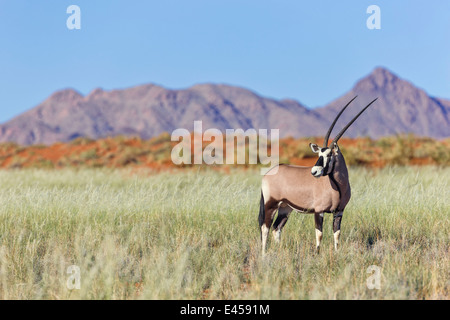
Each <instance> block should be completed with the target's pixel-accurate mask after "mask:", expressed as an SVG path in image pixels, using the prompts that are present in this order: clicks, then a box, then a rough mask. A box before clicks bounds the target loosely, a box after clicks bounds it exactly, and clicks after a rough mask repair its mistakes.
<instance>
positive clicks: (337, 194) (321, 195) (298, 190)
mask: <svg viewBox="0 0 450 320" xmlns="http://www.w3.org/2000/svg"><path fill="white" fill-rule="evenodd" d="M332 153H333V154H332V157H333V159H332V161H333V162H334V164H333V167H332V168H330V171H331V172H330V175H324V176H320V177H319V178H317V177H314V176H313V175H312V174H311V170H312V169H313V167H301V166H294V165H280V166H279V167H278V172H277V173H276V174H274V175H265V176H264V177H263V179H262V199H263V201H264V221H263V223H262V225H261V238H262V241H263V253H264V252H265V247H266V241H267V234H268V231H269V230H270V226H271V225H272V223H273V219H274V217H275V214H276V212H277V211H278V216H277V219H276V221H275V224H274V226H273V228H274V230H273V235H274V239H275V240H276V241H277V242H278V241H279V240H280V234H281V230H282V228H283V227H284V225H285V223H286V221H287V219H288V217H289V214H290V213H291V211H292V210H293V209H295V210H297V211H301V212H304V213H312V214H315V223H316V246H317V250H319V247H320V242H321V240H322V224H323V213H334V222H333V231H334V233H335V237H334V240H335V248H336V249H337V245H338V241H339V234H340V221H341V218H342V214H343V211H344V209H345V206H346V205H347V203H348V202H349V201H350V196H351V189H350V184H349V181H348V171H347V167H346V164H345V160H344V157H343V156H342V154H341V153H340V151H339V149H338V148H337V147H336V148H335V150H333V151H332Z"/></svg>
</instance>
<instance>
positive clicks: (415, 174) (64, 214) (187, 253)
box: [0, 166, 450, 299]
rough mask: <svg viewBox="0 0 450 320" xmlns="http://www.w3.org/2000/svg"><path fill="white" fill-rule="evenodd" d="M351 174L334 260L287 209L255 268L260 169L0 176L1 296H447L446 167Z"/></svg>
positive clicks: (327, 246)
mask: <svg viewBox="0 0 450 320" xmlns="http://www.w3.org/2000/svg"><path fill="white" fill-rule="evenodd" d="M350 176H351V185H352V190H353V197H352V200H351V202H350V204H349V205H348V207H347V210H346V212H345V214H344V218H343V222H342V236H341V248H340V249H339V251H338V252H337V253H335V252H334V249H333V243H332V231H331V221H332V218H331V216H326V217H325V227H324V240H323V244H322V250H321V252H320V254H318V255H317V254H316V253H315V250H314V241H315V240H314V222H313V217H312V216H311V215H302V214H295V213H293V214H292V216H291V218H290V220H289V221H288V223H287V225H286V227H285V229H284V233H283V235H282V243H281V245H279V246H278V245H276V244H275V243H274V242H269V249H268V255H267V256H266V257H265V258H264V259H262V257H261V255H260V243H259V230H258V227H257V214H258V205H259V194H260V189H259V188H260V178H261V177H260V176H259V174H258V171H253V170H247V171H243V170H242V171H239V170H232V171H231V172H230V174H224V173H221V172H216V171H212V170H204V169H198V170H190V171H173V172H163V173H158V174H151V172H150V171H147V170H138V171H136V170H133V171H132V170H130V169H106V168H102V169H89V168H84V169H62V170H46V169H22V170H3V171H0V181H1V184H0V201H1V204H2V205H1V207H0V299H80V298H81V299H322V298H323V299H449V298H450V294H449V287H450V285H449V284H450V283H449V279H450V277H449V270H450V268H449V267H450V266H449V262H450V241H449V234H450V219H449V218H450V201H449V199H450V188H449V177H450V168H448V167H427V166H424V167H386V168H383V169H379V170H372V169H365V168H351V169H350ZM70 265H76V266H78V267H79V268H80V271H81V274H80V275H81V286H80V289H79V290H78V289H73V290H70V289H68V288H67V280H68V279H69V276H70V275H69V274H68V273H67V268H68V267H69V266H70ZM371 265H376V266H379V267H380V268H381V288H380V290H376V289H374V290H370V289H368V288H367V286H366V281H367V278H368V277H369V276H370V275H371V274H370V273H367V268H368V267H369V266H371Z"/></svg>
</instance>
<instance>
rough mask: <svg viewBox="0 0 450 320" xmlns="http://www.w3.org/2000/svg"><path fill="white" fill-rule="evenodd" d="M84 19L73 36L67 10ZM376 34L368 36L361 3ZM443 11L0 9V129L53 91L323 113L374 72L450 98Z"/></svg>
mask: <svg viewBox="0 0 450 320" xmlns="http://www.w3.org/2000/svg"><path fill="white" fill-rule="evenodd" d="M71 4H76V5H78V6H79V7H80V9H81V30H69V29H67V27H66V20H67V18H68V17H69V14H67V13H66V9H67V7H68V6H69V5H71ZM372 4H375V5H378V6H379V7H380V9H381V30H369V29H368V28H367V27H366V20H367V18H368V17H369V16H370V15H369V14H367V13H366V9H367V7H368V6H369V5H372ZM449 16H450V1H448V0H433V1H432V2H431V1H430V2H426V1H413V0H408V1H406V0H403V1H400V0H397V1H378V0H372V1H365V0H354V1H349V0H344V1H325V0H321V1H294V0H291V1H283V0H280V1H273V0H272V1H266V0H258V1H248V0H247V1H245V0H241V1H235V0H203V1H197V0H190V1H185V0H184V1H181V0H180V1H173V0H166V1H137V0H135V1H122V0H110V1H99V0H95V1H93V0H89V1H86V0H71V1H65V0H45V1H44V0H41V1H23V0H14V1H12V0H10V1H5V0H0V41H1V45H0V122H1V123H3V122H5V121H7V120H9V119H11V118H12V117H14V116H16V115H18V114H20V113H22V112H24V111H26V110H28V109H30V108H32V107H34V106H36V105H37V104H39V103H40V102H41V101H43V100H44V99H45V98H47V97H48V96H49V95H50V94H52V93H53V92H54V91H56V90H60V89H64V88H74V89H76V90H78V91H80V92H81V93H82V94H88V93H89V92H90V91H91V90H93V89H95V88H98V87H101V88H104V89H105V90H110V89H116V88H127V87H131V86H135V85H139V84H143V83H156V84H160V85H162V86H164V87H167V88H175V89H178V88H186V87H189V86H192V85H194V84H197V83H205V82H214V83H227V84H232V85H238V86H243V87H246V88H249V89H251V90H254V91H256V92H257V93H259V94H262V95H264V96H268V97H273V98H277V99H281V98H293V99H296V100H298V101H300V102H301V103H303V104H305V105H306V106H308V107H316V106H321V105H324V104H326V103H327V102H330V101H331V100H333V99H335V98H337V97H338V96H340V95H342V94H343V93H345V92H346V91H347V90H349V89H350V88H351V87H352V86H353V84H354V83H355V81H356V80H357V79H359V78H361V77H363V76H365V75H367V74H368V73H370V72H371V71H372V70H373V69H374V68H375V67H376V66H384V67H387V68H388V69H390V70H392V71H393V72H395V73H396V74H398V75H399V76H401V77H402V78H405V79H407V80H410V81H411V82H413V83H414V84H416V85H417V86H419V87H421V88H424V89H425V90H426V91H427V92H428V93H429V94H431V95H433V96H437V97H443V98H450V19H449Z"/></svg>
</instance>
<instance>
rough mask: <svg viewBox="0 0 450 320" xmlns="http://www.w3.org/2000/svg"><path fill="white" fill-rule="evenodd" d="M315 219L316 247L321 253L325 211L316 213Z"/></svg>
mask: <svg viewBox="0 0 450 320" xmlns="http://www.w3.org/2000/svg"><path fill="white" fill-rule="evenodd" d="M314 220H315V223H316V248H317V253H319V251H320V242H321V241H322V225H323V212H322V213H315V214H314Z"/></svg>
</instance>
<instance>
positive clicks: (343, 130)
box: [331, 98, 378, 144]
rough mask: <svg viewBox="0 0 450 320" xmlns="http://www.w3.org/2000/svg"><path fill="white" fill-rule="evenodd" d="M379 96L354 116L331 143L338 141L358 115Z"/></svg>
mask: <svg viewBox="0 0 450 320" xmlns="http://www.w3.org/2000/svg"><path fill="white" fill-rule="evenodd" d="M377 99H378V98H375V99H374V100H372V102H370V103H369V104H368V105H367V106H366V107H365V108H364V109H362V110H361V111H360V112H359V113H358V114H357V115H356V116H355V117H354V118H353V120H352V121H350V122H349V123H348V124H347V125H346V126H345V127H344V129H342V130H341V132H339V133H338V135H337V136H336V137H335V138H334V140H333V142H331V144H333V143H334V142H338V140H339V139H340V138H341V137H342V135H343V134H344V133H345V131H346V130H347V129H348V127H350V126H351V125H352V123H353V122H355V120H356V119H358V117H359V116H360V115H361V114H362V113H363V112H364V111H365V110H366V109H367V108H368V107H370V105H371V104H372V103H374V102H375V101H377Z"/></svg>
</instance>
